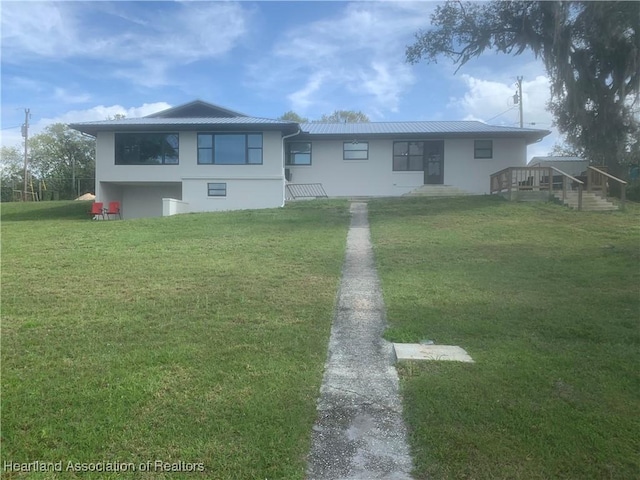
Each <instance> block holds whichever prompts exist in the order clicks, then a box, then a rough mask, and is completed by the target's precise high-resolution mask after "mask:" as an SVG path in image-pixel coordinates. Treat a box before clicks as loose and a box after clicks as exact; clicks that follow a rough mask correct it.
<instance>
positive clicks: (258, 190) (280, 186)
mask: <svg viewBox="0 0 640 480" xmlns="http://www.w3.org/2000/svg"><path fill="white" fill-rule="evenodd" d="M207 183H226V184H227V196H226V197H209V196H208V195H207V192H208V189H207ZM182 200H183V201H184V202H186V203H188V204H189V211H190V212H213V211H219V210H242V209H248V208H273V207H282V206H283V205H284V180H283V178H282V176H279V177H277V176H273V177H271V178H265V177H255V178H242V177H229V176H224V175H219V176H215V177H210V178H201V177H198V178H184V179H183V180H182Z"/></svg>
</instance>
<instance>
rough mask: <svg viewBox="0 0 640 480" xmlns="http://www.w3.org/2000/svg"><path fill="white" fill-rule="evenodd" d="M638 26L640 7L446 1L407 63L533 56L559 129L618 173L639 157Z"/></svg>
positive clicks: (593, 159) (409, 52) (591, 158)
mask: <svg viewBox="0 0 640 480" xmlns="http://www.w3.org/2000/svg"><path fill="white" fill-rule="evenodd" d="M639 29H640V2H633V1H630V2H590V1H580V2H562V1H553V2H551V1H549V2H547V1H542V2H522V1H496V0H494V1H491V2H487V3H468V2H465V3H462V2H458V1H448V2H447V3H446V4H444V5H442V6H439V7H437V8H436V10H435V12H434V14H433V15H432V17H431V28H430V29H428V30H425V31H420V32H418V33H417V34H416V42H415V43H414V44H413V45H411V46H409V47H408V48H407V51H406V58H407V61H408V62H410V63H416V62H418V61H420V60H422V59H424V60H426V61H428V62H436V61H437V59H438V58H439V57H440V56H444V57H446V58H449V59H450V60H452V61H453V62H454V64H456V65H458V68H460V67H462V66H463V65H464V64H465V63H467V62H468V61H470V60H471V59H473V58H475V57H477V56H479V55H480V54H482V53H483V52H485V51H486V50H494V51H498V52H502V53H506V54H511V55H519V54H521V53H523V52H525V51H531V52H533V54H534V55H535V56H536V57H537V58H541V59H542V60H543V62H544V65H545V67H546V70H547V74H548V76H549V79H550V82H551V101H550V103H549V105H548V106H549V109H550V111H551V112H552V113H553V115H554V118H555V124H556V125H557V127H558V129H559V130H560V132H561V133H563V134H565V136H566V138H567V141H568V142H569V143H570V144H571V146H572V147H574V149H576V150H577V151H579V152H581V153H582V154H583V155H584V156H585V157H586V158H588V159H589V161H590V162H591V163H592V164H598V165H602V164H604V165H607V166H608V167H609V168H610V169H611V170H612V171H614V172H619V171H620V165H621V164H623V163H626V162H629V161H630V160H633V161H636V162H637V161H638V155H639V152H640V143H639V142H638V135H639V134H640V121H639V119H638V111H640V110H639V107H640V105H639V103H640V102H639V100H638V96H639V94H640V35H639V32H638V30H639ZM456 71H457V70H456ZM634 110H635V113H634Z"/></svg>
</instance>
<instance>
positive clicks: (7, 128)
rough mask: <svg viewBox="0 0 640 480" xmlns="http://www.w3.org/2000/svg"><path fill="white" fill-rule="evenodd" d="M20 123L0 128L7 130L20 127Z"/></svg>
mask: <svg viewBox="0 0 640 480" xmlns="http://www.w3.org/2000/svg"><path fill="white" fill-rule="evenodd" d="M21 126H22V125H14V126H13V127H2V128H0V130H9V129H11V128H20V127H21Z"/></svg>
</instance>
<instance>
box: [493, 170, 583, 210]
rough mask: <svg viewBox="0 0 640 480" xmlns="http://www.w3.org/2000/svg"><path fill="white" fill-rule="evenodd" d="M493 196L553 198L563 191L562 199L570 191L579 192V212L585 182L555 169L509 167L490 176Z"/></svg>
mask: <svg viewBox="0 0 640 480" xmlns="http://www.w3.org/2000/svg"><path fill="white" fill-rule="evenodd" d="M490 181H491V189H490V193H491V194H492V195H493V194H505V193H506V194H508V195H509V197H511V196H512V194H513V192H548V195H549V198H551V197H552V196H553V195H554V193H555V192H560V191H562V199H563V200H564V199H566V198H567V192H568V191H575V190H577V192H578V210H581V209H582V189H583V187H584V182H583V181H582V180H579V179H577V178H575V177H573V176H571V175H569V174H568V173H566V172H563V171H562V170H559V169H557V168H555V167H509V168H505V169H504V170H500V171H499V172H496V173H494V174H492V175H491V176H490Z"/></svg>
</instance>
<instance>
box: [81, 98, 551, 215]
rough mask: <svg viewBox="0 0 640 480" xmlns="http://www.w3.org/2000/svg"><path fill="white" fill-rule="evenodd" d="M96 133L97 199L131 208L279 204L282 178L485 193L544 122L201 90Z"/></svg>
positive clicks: (141, 211)
mask: <svg viewBox="0 0 640 480" xmlns="http://www.w3.org/2000/svg"><path fill="white" fill-rule="evenodd" d="M70 126H71V128H74V129H76V130H79V131H81V132H83V133H85V134H88V135H92V136H94V137H96V192H95V193H96V200H98V201H102V202H109V201H119V202H121V205H122V214H123V216H124V217H125V218H136V217H151V216H162V215H172V214H175V213H187V212H205V211H216V210H236V209H249V208H271V207H280V206H282V205H284V202H285V185H286V182H287V181H289V182H291V183H296V184H298V183H319V184H322V186H323V187H324V189H325V191H326V193H327V194H328V195H329V196H331V197H334V196H395V195H403V194H406V193H408V192H410V191H412V190H414V189H416V188H417V187H420V186H422V185H425V184H427V185H445V184H446V185H454V186H456V187H459V188H461V189H464V190H466V191H468V192H472V193H488V191H489V175H490V174H491V173H493V172H496V171H498V170H501V169H503V168H506V167H509V166H514V165H525V164H526V150H527V145H529V144H531V143H534V142H536V141H539V140H540V139H542V138H543V137H544V136H546V135H548V134H549V133H550V132H548V131H547V130H534V129H520V128H511V127H499V126H492V125H487V124H484V123H482V122H475V121H461V122H451V121H450V122H372V123H346V124H342V123H339V124H327V123H304V124H298V123H295V122H288V121H280V120H271V119H265V118H256V117H251V116H247V115H245V114H242V113H239V112H235V111H232V110H229V109H226V108H223V107H220V106H217V105H213V104H210V103H206V102H203V101H200V100H197V101H194V102H190V103H187V104H185V105H181V106H178V107H174V108H170V109H168V110H164V111H162V112H159V113H156V114H153V115H149V116H147V117H143V118H130V119H129V118H126V119H120V120H106V121H98V122H83V123H75V124H72V125H70Z"/></svg>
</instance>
